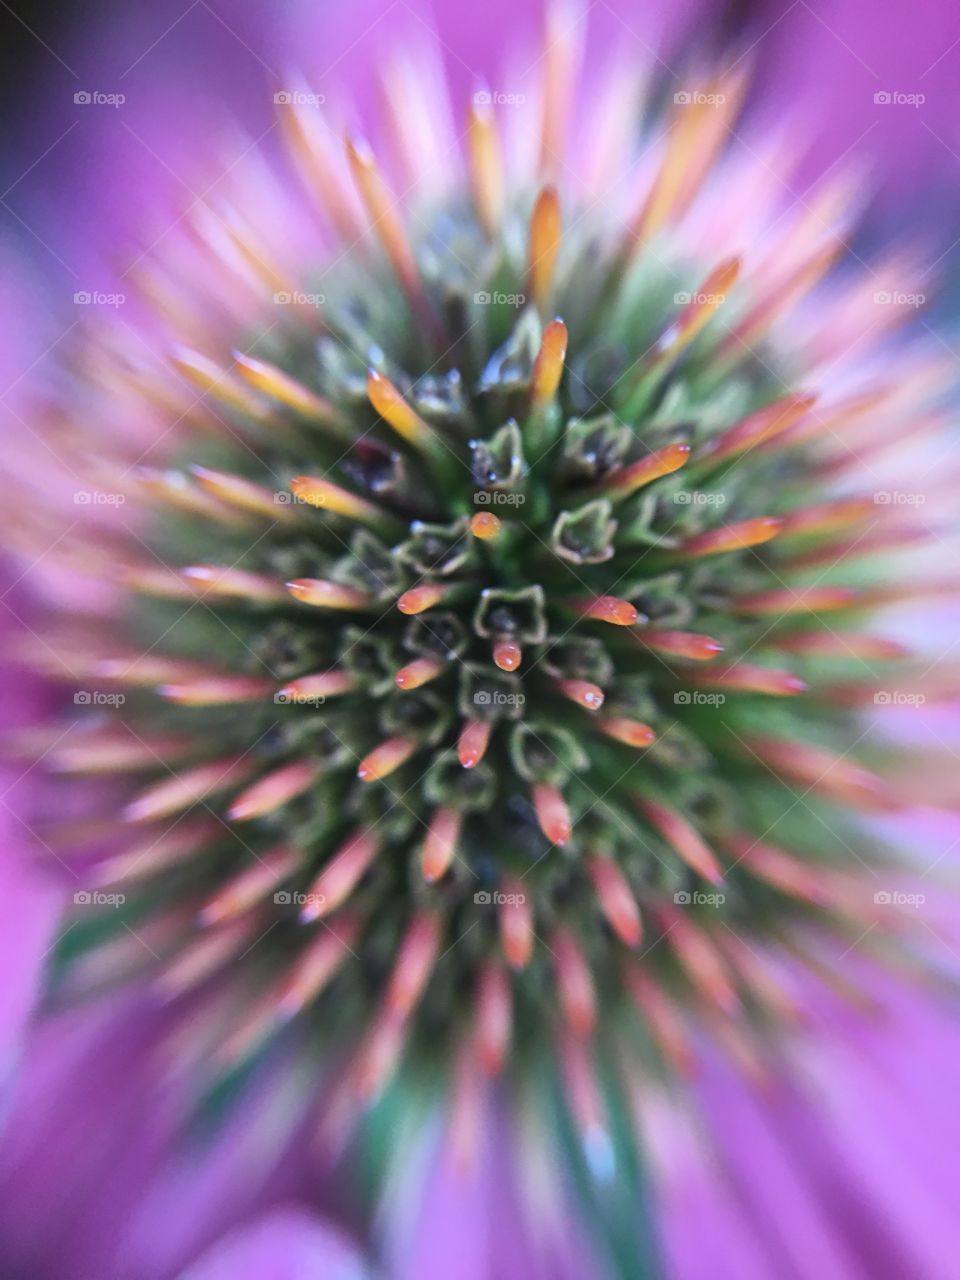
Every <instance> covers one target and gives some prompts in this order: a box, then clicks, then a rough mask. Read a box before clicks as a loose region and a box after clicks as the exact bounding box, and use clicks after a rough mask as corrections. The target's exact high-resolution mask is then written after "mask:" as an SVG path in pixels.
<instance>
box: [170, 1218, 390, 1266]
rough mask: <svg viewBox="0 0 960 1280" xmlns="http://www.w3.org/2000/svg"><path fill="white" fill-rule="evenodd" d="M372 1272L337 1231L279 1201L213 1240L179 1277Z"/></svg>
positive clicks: (348, 1241) (355, 1249)
mask: <svg viewBox="0 0 960 1280" xmlns="http://www.w3.org/2000/svg"><path fill="white" fill-rule="evenodd" d="M373 1274H374V1272H373V1271H371V1270H370V1269H369V1268H368V1267H367V1265H366V1264H365V1263H364V1261H363V1258H362V1256H361V1254H360V1252H359V1251H358V1249H357V1248H356V1246H355V1245H354V1244H353V1243H352V1242H351V1241H350V1240H348V1239H347V1237H345V1236H344V1235H343V1234H342V1233H341V1232H339V1231H338V1230H336V1229H335V1228H333V1227H331V1226H330V1225H329V1224H327V1223H324V1222H323V1221H322V1220H320V1219H318V1218H315V1217H313V1216H312V1215H311V1214H310V1213H309V1212H307V1211H305V1210H303V1209H300V1208H296V1207H290V1208H284V1207H280V1208H277V1209H274V1210H273V1211H272V1212H271V1213H270V1214H268V1215H265V1216H264V1217H262V1218H260V1219H258V1220H257V1221H255V1222H253V1223H252V1224H251V1225H249V1226H243V1227H238V1228H237V1229H236V1230H234V1231H231V1232H230V1233H229V1234H228V1235H226V1236H224V1237H223V1238H222V1239H220V1240H218V1241H217V1242H216V1244H214V1245H212V1246H211V1247H210V1249H208V1250H207V1251H206V1252H205V1253H204V1254H203V1256H202V1257H200V1258H198V1259H197V1261H196V1262H194V1263H193V1264H192V1265H191V1266H190V1267H188V1268H187V1270H186V1271H184V1272H182V1273H181V1280H319V1277H323V1280H365V1278H369V1277H372V1276H373Z"/></svg>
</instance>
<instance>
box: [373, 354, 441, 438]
mask: <svg viewBox="0 0 960 1280" xmlns="http://www.w3.org/2000/svg"><path fill="white" fill-rule="evenodd" d="M367 395H368V397H369V399H370V403H371V404H372V405H373V407H374V409H376V411H377V413H379V415H380V417H381V418H383V419H384V421H385V422H388V423H389V424H390V426H391V427H393V429H394V431H396V432H397V434H398V435H401V436H403V438H404V439H405V440H406V441H407V442H408V443H410V444H423V443H425V442H426V441H427V440H429V439H430V438H431V431H430V428H429V427H428V426H427V424H426V423H425V422H424V420H423V419H422V418H421V417H420V415H419V414H418V413H416V412H415V411H414V410H413V409H411V408H410V406H409V405H408V404H407V402H406V400H404V398H403V396H402V395H401V394H400V392H399V391H398V390H397V388H396V387H395V386H394V385H393V383H392V382H391V381H390V379H389V378H384V377H383V375H382V374H379V373H377V372H376V370H374V369H371V370H370V372H369V374H368V376H367Z"/></svg>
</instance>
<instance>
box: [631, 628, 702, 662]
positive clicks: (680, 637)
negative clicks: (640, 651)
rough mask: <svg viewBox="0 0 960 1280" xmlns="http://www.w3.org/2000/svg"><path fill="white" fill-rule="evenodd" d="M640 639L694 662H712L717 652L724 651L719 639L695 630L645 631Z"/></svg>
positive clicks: (660, 650) (664, 651)
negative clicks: (700, 633)
mask: <svg viewBox="0 0 960 1280" xmlns="http://www.w3.org/2000/svg"><path fill="white" fill-rule="evenodd" d="M638 639H639V640H640V642H641V643H642V644H645V645H649V647H650V648H651V649H656V651H657V652H658V653H667V654H670V655H671V656H672V657H676V658H689V659H691V660H692V661H693V662H710V661H711V660H712V659H713V658H715V657H716V656H717V654H720V653H723V645H722V644H721V643H720V641H719V640H714V639H713V637H712V636H705V635H699V634H698V633H697V632H694V631H644V632H643V633H642V634H641V635H640V636H638Z"/></svg>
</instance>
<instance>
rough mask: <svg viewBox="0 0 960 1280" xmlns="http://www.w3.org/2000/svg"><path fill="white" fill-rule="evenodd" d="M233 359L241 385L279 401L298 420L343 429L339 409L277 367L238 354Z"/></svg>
mask: <svg viewBox="0 0 960 1280" xmlns="http://www.w3.org/2000/svg"><path fill="white" fill-rule="evenodd" d="M233 358H234V361H235V364H236V370H237V373H239V375H240V377H241V378H243V380H244V382H247V383H249V385H250V386H251V387H255V388H256V389H257V391H260V392H262V393H263V394H264V395H265V396H269V397H270V399H271V400H276V401H278V402H279V403H280V404H282V405H284V406H285V407H286V408H288V409H292V410H293V411H294V413H298V414H300V415H301V417H304V418H312V419H317V420H319V421H320V422H324V423H329V424H330V425H336V426H338V427H343V426H344V425H345V424H344V419H343V417H342V415H341V413H340V411H339V409H337V408H336V407H335V406H334V405H332V404H331V403H330V402H329V401H328V400H324V399H323V397H322V396H318V395H317V394H316V393H315V392H313V391H311V390H309V388H307V387H305V386H303V384H302V383H300V382H298V381H297V380H296V378H291V377H290V375H289V374H288V373H284V371H283V370H282V369H278V368H277V367H276V365H272V364H268V363H267V361H266V360H257V359H256V358H255V357H253V356H248V355H244V354H243V352H240V351H235V352H234V353H233Z"/></svg>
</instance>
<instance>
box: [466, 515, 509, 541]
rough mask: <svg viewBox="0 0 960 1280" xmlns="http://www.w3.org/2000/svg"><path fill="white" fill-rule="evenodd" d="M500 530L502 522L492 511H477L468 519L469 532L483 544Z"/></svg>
mask: <svg viewBox="0 0 960 1280" xmlns="http://www.w3.org/2000/svg"><path fill="white" fill-rule="evenodd" d="M502 528H503V524H502V522H501V521H500V520H499V519H498V518H497V517H496V516H495V515H494V514H493V512H492V511H478V512H477V514H476V515H475V516H471V518H470V532H471V533H472V534H473V536H474V537H475V538H480V539H481V541H483V542H486V541H487V540H488V539H489V538H495V537H496V536H497V534H498V533H499V532H500V530H501V529H502Z"/></svg>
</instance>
